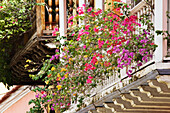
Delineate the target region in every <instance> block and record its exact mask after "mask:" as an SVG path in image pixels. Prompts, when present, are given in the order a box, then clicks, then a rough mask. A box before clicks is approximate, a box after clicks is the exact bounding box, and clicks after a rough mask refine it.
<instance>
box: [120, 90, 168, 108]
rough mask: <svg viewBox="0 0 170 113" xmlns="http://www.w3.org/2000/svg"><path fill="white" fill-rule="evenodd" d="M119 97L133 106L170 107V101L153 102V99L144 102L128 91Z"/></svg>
mask: <svg viewBox="0 0 170 113" xmlns="http://www.w3.org/2000/svg"><path fill="white" fill-rule="evenodd" d="M121 98H122V99H123V100H125V101H129V102H130V103H131V105H132V106H133V107H147V108H152V107H153V108H154V107H156V108H157V107H159V108H170V103H166V102H165V103H154V102H153V101H151V102H148V103H145V102H140V101H139V100H138V99H137V97H133V96H131V95H130V93H124V94H121Z"/></svg>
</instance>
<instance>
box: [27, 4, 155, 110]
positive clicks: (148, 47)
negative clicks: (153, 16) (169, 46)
mask: <svg viewBox="0 0 170 113" xmlns="http://www.w3.org/2000/svg"><path fill="white" fill-rule="evenodd" d="M114 5H115V7H114V8H115V9H116V11H117V12H122V13H114V12H113V11H110V10H108V11H102V10H101V9H98V10H96V11H95V10H94V9H92V8H91V7H90V8H89V7H86V5H83V7H79V8H78V9H77V11H78V13H79V14H78V15H76V16H71V17H70V18H69V19H68V24H69V25H70V28H69V29H70V30H71V32H70V33H68V34H67V37H71V40H66V37H60V36H59V33H58V30H57V29H55V31H53V35H54V36H57V40H59V41H60V42H61V43H60V45H57V47H58V48H57V49H56V54H55V55H53V56H52V57H51V59H49V60H46V61H45V62H44V65H43V67H42V69H41V71H40V72H39V73H38V74H37V75H30V76H31V77H32V78H33V79H34V80H37V79H39V78H42V77H43V75H45V78H44V81H45V83H46V85H47V86H49V88H48V90H45V89H43V91H45V93H44V94H46V96H43V97H42V96H36V99H35V100H37V99H39V100H41V101H42V103H41V102H40V104H42V105H44V106H45V105H50V108H51V110H54V109H60V110H61V111H62V112H63V111H65V110H67V109H68V108H69V107H70V105H71V103H72V102H75V103H76V102H78V103H80V104H79V105H78V106H81V104H82V102H83V99H84V98H85V97H87V96H89V95H90V94H88V93H87V92H86V90H87V89H91V88H94V87H96V85H97V84H98V83H100V82H101V81H102V80H104V78H106V77H109V76H112V75H114V73H120V69H123V68H124V67H127V69H128V70H127V75H128V76H129V77H131V76H132V72H133V71H134V70H136V69H137V68H138V67H139V66H141V65H142V64H143V63H144V62H147V61H148V59H149V58H151V57H152V53H151V52H150V51H154V50H155V48H156V45H155V44H154V43H153V35H152V34H151V33H150V32H148V30H147V29H143V28H141V25H140V23H138V22H137V19H138V18H137V17H136V16H134V15H131V16H129V15H128V10H129V7H128V5H127V4H123V3H121V2H114ZM84 9H85V10H84ZM78 19H80V21H81V22H82V21H84V22H85V24H84V25H81V26H76V23H77V22H76V21H74V20H78ZM85 20H86V21H85ZM59 47H60V48H59ZM58 59H59V60H60V62H59V63H56V62H57V60H58ZM37 90H39V92H41V91H42V90H41V89H37ZM37 90H34V91H35V92H37ZM47 98H48V99H47ZM31 101H33V100H31ZM40 107H42V106H40Z"/></svg>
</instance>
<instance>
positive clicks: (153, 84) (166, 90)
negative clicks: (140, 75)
mask: <svg viewBox="0 0 170 113" xmlns="http://www.w3.org/2000/svg"><path fill="white" fill-rule="evenodd" d="M147 82H148V83H149V86H150V87H153V88H156V89H157V91H158V92H159V93H163V94H170V89H169V88H168V86H167V85H166V84H164V83H160V82H158V81H157V80H148V81H147Z"/></svg>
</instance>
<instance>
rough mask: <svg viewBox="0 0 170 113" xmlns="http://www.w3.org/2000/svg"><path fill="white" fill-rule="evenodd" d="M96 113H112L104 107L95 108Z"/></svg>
mask: <svg viewBox="0 0 170 113" xmlns="http://www.w3.org/2000/svg"><path fill="white" fill-rule="evenodd" d="M96 109H97V112H98V113H113V112H112V110H110V109H107V108H105V107H104V106H97V107H96Z"/></svg>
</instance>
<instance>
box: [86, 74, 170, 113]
mask: <svg viewBox="0 0 170 113" xmlns="http://www.w3.org/2000/svg"><path fill="white" fill-rule="evenodd" d="M166 76H168V78H170V75H166ZM162 77H163V76H162V75H158V76H156V77H155V78H153V79H150V80H147V81H146V82H145V83H142V84H141V85H139V86H138V87H136V88H132V89H130V90H129V91H128V92H124V93H121V94H120V95H119V96H117V97H114V98H113V99H112V100H110V101H106V102H104V103H103V104H102V105H101V106H95V109H91V110H89V111H88V113H170V85H169V83H168V82H166V80H165V79H167V78H164V80H165V81H164V80H163V79H162Z"/></svg>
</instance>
